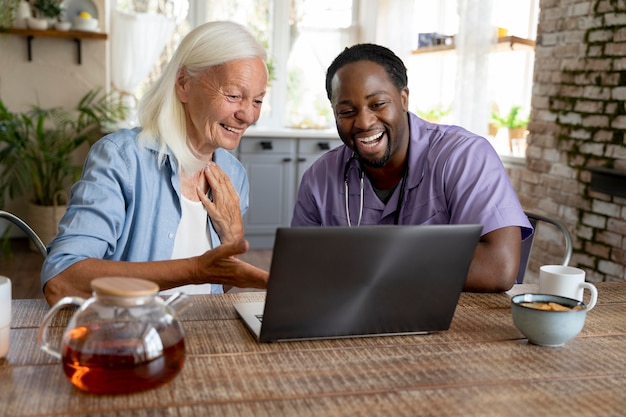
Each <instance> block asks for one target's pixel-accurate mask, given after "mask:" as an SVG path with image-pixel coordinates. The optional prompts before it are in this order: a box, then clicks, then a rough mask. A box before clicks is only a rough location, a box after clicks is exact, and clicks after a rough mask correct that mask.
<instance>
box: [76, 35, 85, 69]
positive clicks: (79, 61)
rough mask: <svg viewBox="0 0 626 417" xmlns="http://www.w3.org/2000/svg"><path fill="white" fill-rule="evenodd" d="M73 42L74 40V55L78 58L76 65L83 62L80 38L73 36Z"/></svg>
mask: <svg viewBox="0 0 626 417" xmlns="http://www.w3.org/2000/svg"><path fill="white" fill-rule="evenodd" d="M74 42H76V57H77V58H78V65H82V64H83V59H82V50H81V43H80V39H78V38H74Z"/></svg>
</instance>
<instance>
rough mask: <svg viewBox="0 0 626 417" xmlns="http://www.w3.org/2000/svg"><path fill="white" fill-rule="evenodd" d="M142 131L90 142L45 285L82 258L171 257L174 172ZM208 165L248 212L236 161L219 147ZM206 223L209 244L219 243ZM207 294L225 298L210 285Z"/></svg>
mask: <svg viewBox="0 0 626 417" xmlns="http://www.w3.org/2000/svg"><path fill="white" fill-rule="evenodd" d="M139 131H140V129H139V128H136V129H133V130H128V129H122V130H119V131H117V132H115V133H112V134H109V135H107V136H105V137H103V138H102V139H100V140H99V141H98V142H96V143H95V144H94V145H93V146H92V147H91V149H90V150H89V154H88V155H87V159H86V161H85V164H84V167H83V173H82V176H81V178H80V180H79V181H78V182H77V183H76V184H74V186H73V187H72V191H71V196H70V201H69V203H68V205H67V212H66V214H65V216H63V219H62V220H61V222H60V224H59V233H58V235H57V236H56V238H55V239H54V240H53V241H52V242H51V243H50V244H49V245H48V256H47V257H46V259H45V261H44V264H43V268H42V270H41V285H42V289H43V286H44V285H45V284H46V282H47V281H48V280H50V279H52V278H53V277H54V276H56V275H57V274H59V273H60V272H62V271H63V270H65V269H66V268H68V267H70V266H71V265H73V264H74V263H76V262H78V261H81V260H83V259H87V258H98V259H108V260H114V261H130V262H144V261H160V260H168V259H171V257H172V252H173V249H174V238H175V236H176V230H177V229H178V223H179V222H180V217H181V206H180V198H181V194H180V173H179V169H178V164H177V162H176V160H175V158H174V156H173V155H172V154H171V153H170V152H169V149H168V151H167V157H166V158H165V161H164V163H163V165H160V164H159V162H158V145H156V144H153V145H149V146H140V145H139V144H138V142H137V134H138V133H139ZM213 159H214V161H215V163H217V164H218V165H219V166H220V168H221V169H222V170H224V172H225V173H226V174H228V176H229V177H230V180H231V181H232V183H233V185H234V187H235V189H236V190H237V192H238V193H239V197H240V205H241V212H242V214H243V213H245V211H246V210H247V209H248V198H249V184H248V177H247V175H246V171H245V169H244V168H243V166H242V165H241V163H240V162H239V161H238V160H237V159H236V158H235V157H234V156H233V155H232V154H230V153H229V152H228V151H226V150H224V149H218V150H216V151H215V153H214V158H213ZM207 223H208V224H209V226H208V227H209V228H210V232H211V245H212V247H214V248H215V247H217V246H219V244H220V241H219V237H218V235H217V233H216V232H215V229H214V228H213V225H212V224H211V222H210V221H209V222H207ZM211 292H213V293H221V292H223V290H222V286H221V285H217V284H214V285H212V286H211Z"/></svg>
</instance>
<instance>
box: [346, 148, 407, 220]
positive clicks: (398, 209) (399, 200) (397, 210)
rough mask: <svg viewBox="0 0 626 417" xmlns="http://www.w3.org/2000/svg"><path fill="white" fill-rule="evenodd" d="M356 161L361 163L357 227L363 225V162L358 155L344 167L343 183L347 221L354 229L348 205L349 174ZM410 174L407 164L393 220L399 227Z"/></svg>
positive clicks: (352, 157)
mask: <svg viewBox="0 0 626 417" xmlns="http://www.w3.org/2000/svg"><path fill="white" fill-rule="evenodd" d="M353 160H356V161H357V162H359V219H358V221H357V224H356V225H357V227H358V226H360V225H361V218H362V217H363V175H364V174H363V168H362V167H361V161H360V160H359V157H358V155H357V154H356V153H354V152H353V153H352V156H351V157H350V159H348V161H346V164H345V165H344V167H343V183H344V186H345V192H346V219H347V220H348V227H352V222H351V221H350V205H349V203H348V195H349V194H350V193H349V192H348V191H349V189H348V173H349V172H350V166H351V164H352V161H353ZM408 174H409V165H408V163H407V165H406V167H405V168H404V174H403V176H402V183H401V184H400V195H399V196H398V206H397V207H396V212H395V215H394V219H393V224H395V225H397V224H398V223H399V221H400V210H401V209H402V200H404V189H405V186H406V180H407V177H408Z"/></svg>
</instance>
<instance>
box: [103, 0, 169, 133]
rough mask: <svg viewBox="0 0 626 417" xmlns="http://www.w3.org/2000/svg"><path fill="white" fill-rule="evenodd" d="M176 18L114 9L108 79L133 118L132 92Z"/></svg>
mask: <svg viewBox="0 0 626 417" xmlns="http://www.w3.org/2000/svg"><path fill="white" fill-rule="evenodd" d="M175 26H176V19H175V18H174V17H168V16H165V15H163V14H157V13H128V12H123V11H120V10H114V11H113V13H112V19H111V61H112V62H111V63H112V65H111V66H112V70H111V81H112V83H113V87H114V88H115V89H116V90H118V91H119V92H120V93H121V94H122V95H123V96H124V97H125V98H126V99H128V100H127V104H128V106H129V108H130V113H131V115H130V118H129V121H128V122H129V123H131V124H132V122H133V120H134V110H135V100H134V94H133V92H134V91H135V89H136V88H137V87H138V86H139V85H140V84H141V82H142V81H143V80H144V79H145V78H146V77H147V76H148V74H149V73H150V70H151V69H152V67H153V66H154V64H155V62H156V60H157V59H158V58H159V56H160V55H161V52H162V51H163V48H164V47H165V45H166V43H167V42H168V40H169V39H170V37H171V36H172V32H173V30H174V27H175Z"/></svg>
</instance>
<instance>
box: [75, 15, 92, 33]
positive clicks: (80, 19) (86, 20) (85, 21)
mask: <svg viewBox="0 0 626 417" xmlns="http://www.w3.org/2000/svg"><path fill="white" fill-rule="evenodd" d="M74 29H75V30H82V31H85V32H96V31H98V19H94V18H93V17H92V16H91V14H90V13H89V12H80V13H79V14H78V15H77V16H75V17H74Z"/></svg>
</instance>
